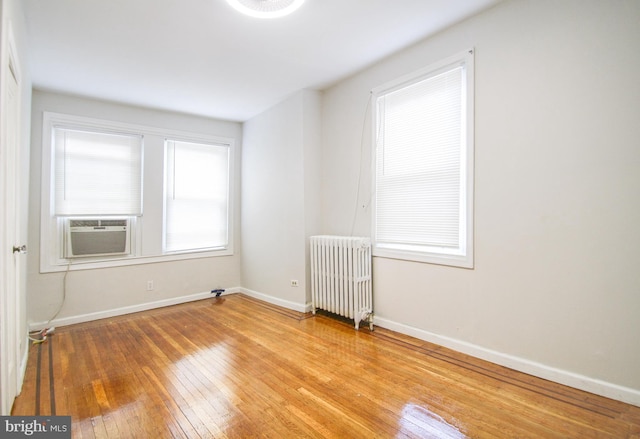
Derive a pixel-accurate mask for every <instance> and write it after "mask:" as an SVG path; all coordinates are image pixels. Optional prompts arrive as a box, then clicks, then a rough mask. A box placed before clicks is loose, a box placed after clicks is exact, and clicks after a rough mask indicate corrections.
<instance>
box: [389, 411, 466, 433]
mask: <svg viewBox="0 0 640 439" xmlns="http://www.w3.org/2000/svg"><path fill="white" fill-rule="evenodd" d="M400 428H401V430H400V433H402V434H406V433H407V432H411V433H414V434H417V435H419V436H424V435H425V434H426V435H428V436H427V437H434V438H451V439H464V438H466V437H467V436H466V435H465V434H464V433H462V432H461V431H460V430H458V429H457V428H456V427H454V426H453V425H451V424H449V423H448V422H447V421H445V420H444V419H443V418H442V417H441V416H439V415H437V414H435V413H433V412H431V411H429V410H428V409H426V408H424V407H421V406H418V405H415V404H406V405H405V406H404V407H403V408H402V418H401V419H400Z"/></svg>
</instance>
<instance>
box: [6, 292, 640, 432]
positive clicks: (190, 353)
mask: <svg viewBox="0 0 640 439" xmlns="http://www.w3.org/2000/svg"><path fill="white" fill-rule="evenodd" d="M51 378H52V379H51ZM12 414H13V415H34V414H38V415H51V414H57V415H71V417H72V433H73V437H77V438H170V437H179V438H198V437H202V438H210V437H215V438H218V437H221V438H223V437H230V438H231V437H236V438H252V437H268V438H289V437H294V438H299V437H300V438H303V437H316V438H372V437H380V438H387V437H396V438H404V437H408V438H424V437H433V438H466V437H469V438H594V437H597V438H600V437H603V438H640V408H638V407H634V406H631V405H627V404H623V403H621V402H617V401H613V400H610V399H606V398H602V397H599V396H595V395H592V394H589V393H585V392H581V391H578V390H574V389H571V388H567V387H563V386H561V385H558V384H555V383H551V382H548V381H544V380H541V379H538V378H534V377H531V376H528V375H524V374H521V373H518V372H515V371H512V370H509V369H505V368H503V367H500V366H496V365H493V364H491V363H487V362H484V361H481V360H478V359H474V358H471V357H468V356H465V355H462V354H459V353H455V352H453V351H450V350H447V349H445V348H442V347H438V346H435V345H432V344H429V343H426V342H423V341H421V340H417V339H414V338H411V337H407V336H403V335H400V334H397V333H394V332H391V331H387V330H384V329H380V328H376V330H375V331H374V332H369V330H368V329H361V330H360V331H355V330H354V329H353V326H352V325H351V324H349V323H346V322H342V321H339V320H336V319H334V318H330V317H327V316H323V315H317V316H315V317H312V316H310V315H305V314H299V313H296V312H293V311H289V310H286V309H282V308H278V307H276V306H272V305H269V304H265V303H263V302H260V301H257V300H254V299H251V298H249V297H246V296H243V295H241V294H234V295H229V296H223V297H221V298H218V299H215V298H212V299H210V300H203V301H199V302H193V303H189V304H184V305H177V306H173V307H169V308H163V309H158V310H153V311H147V312H144V313H139V314H133V315H128V316H122V317H117V318H112V319H105V320H100V321H96V322H90V323H83V324H79V325H74V326H68V327H64V328H59V329H58V330H57V332H56V334H55V335H53V336H52V337H50V339H48V340H47V341H46V342H45V343H42V344H38V345H32V346H31V347H30V356H29V361H28V366H27V374H26V378H25V383H24V387H23V390H22V393H21V395H20V396H19V397H18V398H17V399H16V401H15V404H14V409H13V413H12Z"/></svg>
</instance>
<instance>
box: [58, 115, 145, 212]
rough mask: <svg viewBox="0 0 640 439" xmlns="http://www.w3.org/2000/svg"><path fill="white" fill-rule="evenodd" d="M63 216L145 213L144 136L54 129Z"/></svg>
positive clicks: (60, 204) (59, 209) (60, 210)
mask: <svg viewBox="0 0 640 439" xmlns="http://www.w3.org/2000/svg"><path fill="white" fill-rule="evenodd" d="M53 135H54V148H55V166H54V169H55V180H54V184H55V199H54V206H55V207H54V211H55V215H57V216H72V215H76V216H78V215H82V216H87V215H91V216H95V215H109V216H112V215H127V216H140V215H142V136H141V135H135V134H115V133H107V132H100V131H88V130H81V129H75V128H65V127H55V128H54V129H53Z"/></svg>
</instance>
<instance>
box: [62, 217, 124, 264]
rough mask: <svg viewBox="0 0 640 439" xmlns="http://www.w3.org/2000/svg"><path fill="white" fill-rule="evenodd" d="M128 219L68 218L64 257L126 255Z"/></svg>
mask: <svg viewBox="0 0 640 439" xmlns="http://www.w3.org/2000/svg"><path fill="white" fill-rule="evenodd" d="M129 229H130V227H129V220H128V219H111V218H110V219H69V220H67V227H66V232H67V233H66V237H67V239H66V245H65V255H64V256H65V258H87V257H94V256H116V255H128V254H129V253H130V236H129V235H130V233H129Z"/></svg>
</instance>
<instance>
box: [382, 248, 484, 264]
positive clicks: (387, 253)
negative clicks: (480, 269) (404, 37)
mask: <svg viewBox="0 0 640 439" xmlns="http://www.w3.org/2000/svg"><path fill="white" fill-rule="evenodd" d="M372 255H373V257H379V258H386V259H399V260H404V261H411V262H421V263H426V264H435V265H445V266H449V267H457V268H467V269H473V268H474V266H473V256H470V255H462V254H443V253H429V252H416V251H410V250H401V249H395V248H382V247H379V246H374V247H373V249H372Z"/></svg>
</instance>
